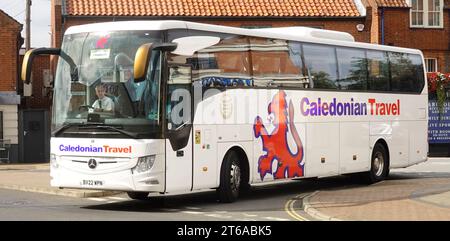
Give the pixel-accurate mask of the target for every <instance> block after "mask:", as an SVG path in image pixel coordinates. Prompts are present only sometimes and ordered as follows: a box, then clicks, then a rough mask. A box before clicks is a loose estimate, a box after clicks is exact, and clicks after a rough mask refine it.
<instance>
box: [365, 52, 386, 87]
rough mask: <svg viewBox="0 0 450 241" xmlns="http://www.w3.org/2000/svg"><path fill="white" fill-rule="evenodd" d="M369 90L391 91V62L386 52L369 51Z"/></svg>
mask: <svg viewBox="0 0 450 241" xmlns="http://www.w3.org/2000/svg"><path fill="white" fill-rule="evenodd" d="M367 61H368V63H367V66H368V71H369V90H375V91H389V89H390V87H389V60H388V57H387V53H386V52H382V51H374V50H368V51H367Z"/></svg>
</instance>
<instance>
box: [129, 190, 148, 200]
mask: <svg viewBox="0 0 450 241" xmlns="http://www.w3.org/2000/svg"><path fill="white" fill-rule="evenodd" d="M127 194H128V197H130V198H131V199H133V200H147V199H148V194H149V193H148V192H127Z"/></svg>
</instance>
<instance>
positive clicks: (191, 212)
mask: <svg viewBox="0 0 450 241" xmlns="http://www.w3.org/2000/svg"><path fill="white" fill-rule="evenodd" d="M182 213H186V214H195V215H199V214H203V212H195V211H182Z"/></svg>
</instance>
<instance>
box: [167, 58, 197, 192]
mask: <svg viewBox="0 0 450 241" xmlns="http://www.w3.org/2000/svg"><path fill="white" fill-rule="evenodd" d="M191 89H192V84H191V67H190V66H189V65H172V66H169V70H168V82H167V95H166V96H167V100H166V106H165V108H166V120H167V140H166V192H179V191H190V190H191V189H192V155H193V151H192V145H193V144H192V143H193V142H192V110H191V109H192V97H191Z"/></svg>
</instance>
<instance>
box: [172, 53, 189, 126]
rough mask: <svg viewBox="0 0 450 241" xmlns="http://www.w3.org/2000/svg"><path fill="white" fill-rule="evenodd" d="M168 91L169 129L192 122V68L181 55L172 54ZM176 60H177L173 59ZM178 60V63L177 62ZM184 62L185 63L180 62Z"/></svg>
mask: <svg viewBox="0 0 450 241" xmlns="http://www.w3.org/2000/svg"><path fill="white" fill-rule="evenodd" d="M171 57H173V58H171V60H172V62H170V60H169V62H170V65H169V79H168V91H167V104H166V109H167V120H168V121H167V123H168V126H167V127H168V130H177V129H178V128H180V127H181V126H183V125H185V124H191V118H192V110H191V88H192V79H191V76H192V73H191V72H192V68H191V66H190V65H187V64H185V63H186V62H185V61H186V60H185V59H184V62H183V60H181V58H180V56H171ZM173 60H176V61H173ZM177 62H178V63H177ZM180 62H183V63H180Z"/></svg>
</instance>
